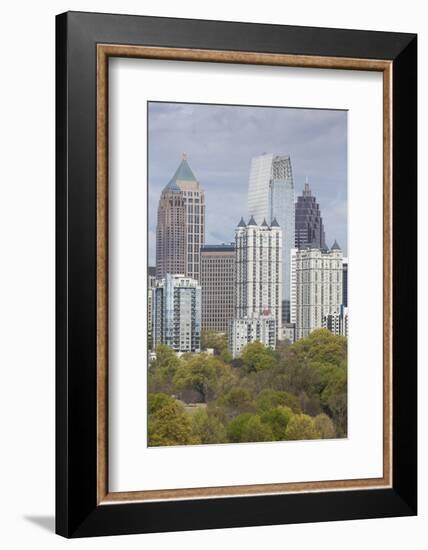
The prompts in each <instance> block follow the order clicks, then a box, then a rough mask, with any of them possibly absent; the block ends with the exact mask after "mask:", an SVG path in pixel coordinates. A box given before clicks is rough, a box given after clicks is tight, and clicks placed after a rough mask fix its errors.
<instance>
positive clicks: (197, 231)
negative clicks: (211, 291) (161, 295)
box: [172, 153, 205, 281]
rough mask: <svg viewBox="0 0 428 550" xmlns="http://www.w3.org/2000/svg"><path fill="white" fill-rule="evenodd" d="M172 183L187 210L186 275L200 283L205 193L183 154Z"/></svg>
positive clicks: (203, 240)
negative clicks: (177, 189) (179, 192)
mask: <svg viewBox="0 0 428 550" xmlns="http://www.w3.org/2000/svg"><path fill="white" fill-rule="evenodd" d="M172 181H174V182H175V183H176V185H177V186H178V187H179V188H180V190H181V192H182V194H183V198H184V205H185V208H186V241H187V257H186V262H187V263H186V270H185V273H186V275H187V276H188V277H192V279H196V280H197V281H199V269H200V257H199V254H200V250H201V246H202V245H203V244H204V243H205V192H204V190H203V189H202V186H201V184H200V183H199V181H198V180H197V179H196V177H195V176H194V174H193V172H192V169H191V168H190V166H189V163H188V162H187V156H186V154H185V153H183V156H182V160H181V163H180V165H179V167H178V168H177V170H176V172H175V174H174V176H173V177H172Z"/></svg>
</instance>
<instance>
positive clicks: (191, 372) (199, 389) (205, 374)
mask: <svg viewBox="0 0 428 550" xmlns="http://www.w3.org/2000/svg"><path fill="white" fill-rule="evenodd" d="M233 381H234V376H233V374H232V372H231V369H230V367H229V366H227V365H225V364H224V363H223V362H222V361H221V360H220V359H218V358H217V357H211V356H209V355H206V354H205V353H200V354H195V355H194V356H193V357H192V358H191V359H190V360H189V361H186V362H183V363H182V364H181V365H180V366H179V368H178V369H177V372H176V374H175V376H174V385H175V388H176V390H177V391H178V392H180V391H181V392H182V391H185V390H193V391H195V392H196V393H197V395H198V400H199V401H201V402H203V403H206V402H207V401H209V400H211V399H215V397H216V395H217V392H219V391H221V393H223V391H225V390H227V388H228V386H229V385H230V384H232V383H233Z"/></svg>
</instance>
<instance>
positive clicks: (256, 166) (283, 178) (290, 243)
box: [248, 153, 295, 322]
mask: <svg viewBox="0 0 428 550" xmlns="http://www.w3.org/2000/svg"><path fill="white" fill-rule="evenodd" d="M248 215H249V216H253V217H254V219H255V221H256V223H258V224H261V223H262V222H263V220H264V219H266V220H267V221H268V223H272V220H274V219H276V220H277V222H278V224H279V226H280V228H281V229H282V286H283V290H282V298H283V304H282V320H283V321H284V322H289V320H290V253H291V249H292V248H293V247H294V239H295V237H294V220H295V216H294V183H293V172H292V168H291V160H290V156H289V155H274V154H273V153H265V154H263V155H260V156H258V157H254V158H253V159H252V161H251V170H250V180H249V187H248Z"/></svg>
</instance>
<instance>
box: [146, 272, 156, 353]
mask: <svg viewBox="0 0 428 550" xmlns="http://www.w3.org/2000/svg"><path fill="white" fill-rule="evenodd" d="M155 273H156V268H155V267H149V269H148V272H147V338H148V345H149V349H152V347H153V338H152V318H153V307H152V304H153V288H154V286H155V283H156V277H155Z"/></svg>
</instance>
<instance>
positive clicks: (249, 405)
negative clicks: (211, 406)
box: [216, 386, 254, 420]
mask: <svg viewBox="0 0 428 550" xmlns="http://www.w3.org/2000/svg"><path fill="white" fill-rule="evenodd" d="M216 403H217V405H218V406H219V407H221V408H222V409H223V412H224V414H223V416H224V418H225V419H227V420H230V419H231V418H233V417H234V416H237V415H239V414H242V413H245V412H253V411H254V403H253V400H252V396H251V393H250V392H249V391H248V390H247V389H246V388H243V387H239V386H233V387H232V388H231V389H230V390H229V391H228V392H227V393H226V394H225V395H223V396H222V397H220V398H219V399H217V401H216Z"/></svg>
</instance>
